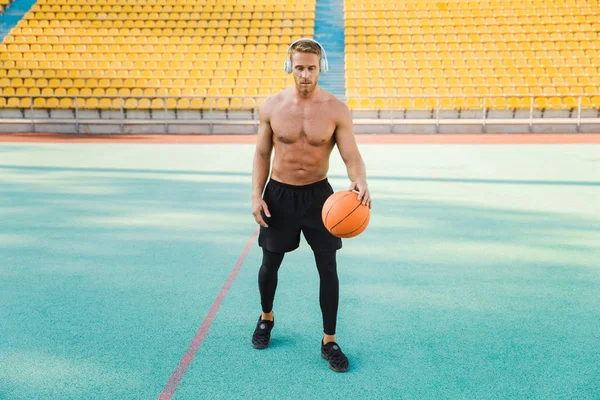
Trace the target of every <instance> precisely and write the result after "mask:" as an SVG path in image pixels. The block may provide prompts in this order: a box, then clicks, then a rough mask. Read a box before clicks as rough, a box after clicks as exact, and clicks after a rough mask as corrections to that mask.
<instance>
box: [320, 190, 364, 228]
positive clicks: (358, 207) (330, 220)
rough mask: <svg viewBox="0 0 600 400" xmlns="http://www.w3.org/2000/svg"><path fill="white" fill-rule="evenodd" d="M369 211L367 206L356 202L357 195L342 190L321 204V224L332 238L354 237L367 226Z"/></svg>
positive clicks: (350, 191)
mask: <svg viewBox="0 0 600 400" xmlns="http://www.w3.org/2000/svg"><path fill="white" fill-rule="evenodd" d="M370 211H371V210H370V209H369V207H368V206H365V205H363V204H362V203H361V202H360V201H358V193H356V192H354V191H352V190H342V191H339V192H335V193H334V194H332V195H331V196H329V198H327V200H326V201H325V204H323V211H322V218H323V224H325V228H327V230H328V231H329V232H330V233H331V234H332V235H334V236H337V237H339V238H351V237H355V236H358V235H359V234H361V233H362V232H363V231H364V230H365V229H366V228H367V225H369V220H370V219H371V212H370Z"/></svg>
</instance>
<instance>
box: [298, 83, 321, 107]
mask: <svg viewBox="0 0 600 400" xmlns="http://www.w3.org/2000/svg"><path fill="white" fill-rule="evenodd" d="M319 92H320V89H319V87H318V86H317V87H315V90H313V91H312V92H310V93H307V94H302V92H300V91H299V90H298V89H297V88H296V90H295V93H294V94H295V95H294V98H295V100H296V102H297V103H302V102H306V101H314V100H317V99H318V98H319Z"/></svg>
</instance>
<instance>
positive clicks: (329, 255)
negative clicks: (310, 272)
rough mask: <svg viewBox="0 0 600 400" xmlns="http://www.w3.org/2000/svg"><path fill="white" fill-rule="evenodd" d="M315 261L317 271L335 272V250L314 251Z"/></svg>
mask: <svg viewBox="0 0 600 400" xmlns="http://www.w3.org/2000/svg"><path fill="white" fill-rule="evenodd" d="M315 261H316V263H317V269H318V270H319V273H328V274H337V261H336V251H335V250H333V251H319V252H315Z"/></svg>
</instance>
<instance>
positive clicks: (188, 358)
mask: <svg viewBox="0 0 600 400" xmlns="http://www.w3.org/2000/svg"><path fill="white" fill-rule="evenodd" d="M258 231H259V228H258V227H257V228H256V230H255V231H254V233H252V236H250V239H249V240H248V243H247V244H246V247H245V248H244V251H243V252H242V254H241V255H240V258H238V260H237V262H236V263H235V266H234V267H233V270H232V271H231V273H230V274H229V277H228V278H227V281H225V283H224V284H223V287H222V288H221V291H220V292H219V294H217V297H216V298H215V301H214V302H213V303H212V306H211V307H210V309H209V310H208V314H206V317H204V321H202V324H201V325H200V328H199V329H198V332H196V336H194V338H193V339H192V342H191V343H190V345H189V347H188V349H187V350H186V352H185V354H184V355H183V357H181V360H179V364H178V365H177V368H175V371H174V372H173V374H172V375H171V377H170V378H169V381H168V382H167V384H166V385H165V388H164V389H163V391H162V393H161V394H160V397H159V400H167V399H169V400H170V399H171V398H172V397H173V395H174V394H175V391H176V390H177V387H178V386H179V383H180V382H181V379H182V378H183V375H185V372H186V371H187V369H188V367H189V366H190V364H191V363H192V360H193V359H194V357H195V356H196V352H197V351H198V349H199V348H200V345H201V344H202V342H203V341H204V339H205V338H206V334H207V333H208V329H209V328H210V325H211V324H212V322H213V320H214V319H215V315H216V314H217V311H218V310H219V307H220V306H221V303H222V302H223V299H224V298H225V296H226V295H227V292H228V291H229V287H230V286H231V284H232V283H233V280H234V279H235V277H236V276H237V274H238V272H239V271H240V268H241V267H242V264H243V263H244V260H245V259H246V256H247V255H248V252H249V251H250V248H251V247H252V245H253V244H254V241H255V239H256V237H257V235H258Z"/></svg>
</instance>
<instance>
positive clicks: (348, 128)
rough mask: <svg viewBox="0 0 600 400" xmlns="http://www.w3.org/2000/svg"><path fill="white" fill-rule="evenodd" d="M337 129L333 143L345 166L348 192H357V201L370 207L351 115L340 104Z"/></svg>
mask: <svg viewBox="0 0 600 400" xmlns="http://www.w3.org/2000/svg"><path fill="white" fill-rule="evenodd" d="M338 110H339V111H338V112H337V113H336V114H337V115H338V116H339V117H338V122H337V127H336V130H335V141H336V144H337V147H338V150H339V152H340V155H341V156H342V160H344V164H346V170H347V171H348V178H350V181H352V183H351V185H350V190H358V199H359V200H362V203H363V204H365V205H367V206H369V207H371V194H370V193H369V186H368V185H367V170H366V167H365V163H364V161H363V158H362V156H361V155H360V151H359V150H358V146H357V144H356V139H355V137H354V129H353V124H352V114H351V113H350V109H349V108H348V106H346V104H344V103H342V102H340V103H339V105H338Z"/></svg>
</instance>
